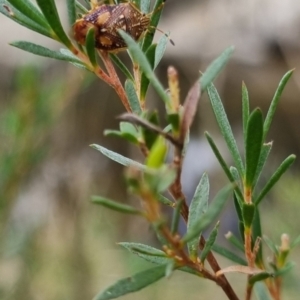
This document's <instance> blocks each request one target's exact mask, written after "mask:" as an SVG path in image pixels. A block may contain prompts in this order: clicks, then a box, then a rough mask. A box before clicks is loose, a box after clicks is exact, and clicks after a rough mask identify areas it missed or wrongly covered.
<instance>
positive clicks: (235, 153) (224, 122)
mask: <svg viewBox="0 0 300 300" xmlns="http://www.w3.org/2000/svg"><path fill="white" fill-rule="evenodd" d="M207 92H208V96H209V99H210V102H211V105H212V108H213V111H214V113H215V117H216V120H217V122H218V125H219V128H220V131H221V133H222V136H223V137H224V139H225V142H226V144H227V147H228V149H229V151H230V153H231V156H232V158H233V161H234V162H235V167H236V168H237V169H238V171H239V174H240V175H241V176H243V175H244V166H243V162H242V159H241V156H240V153H239V150H238V147H237V144H236V141H235V139H234V136H233V133H232V130H231V127H230V124H229V121H228V119H227V115H226V112H225V109H224V106H223V103H222V101H221V99H220V97H219V94H218V92H217V90H216V88H215V87H214V86H213V85H212V84H211V85H209V86H208V88H207Z"/></svg>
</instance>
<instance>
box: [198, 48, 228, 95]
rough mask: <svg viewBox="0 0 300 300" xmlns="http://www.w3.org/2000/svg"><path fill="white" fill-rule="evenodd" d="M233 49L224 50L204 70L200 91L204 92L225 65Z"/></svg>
mask: <svg viewBox="0 0 300 300" xmlns="http://www.w3.org/2000/svg"><path fill="white" fill-rule="evenodd" d="M233 50H234V47H229V48H227V49H225V50H224V51H223V52H222V53H221V55H220V56H219V57H217V58H216V59H215V60H214V61H213V62H212V63H211V64H210V65H209V66H208V68H207V69H206V70H205V72H204V73H203V75H202V76H201V78H200V85H201V91H202V92H204V91H205V90H206V89H207V87H208V86H209V85H210V84H211V83H212V82H213V80H214V79H215V78H216V77H217V75H218V74H219V73H220V72H221V70H222V69H223V68H224V66H225V65H226V64H227V62H228V60H229V58H230V56H231V55H232V53H233Z"/></svg>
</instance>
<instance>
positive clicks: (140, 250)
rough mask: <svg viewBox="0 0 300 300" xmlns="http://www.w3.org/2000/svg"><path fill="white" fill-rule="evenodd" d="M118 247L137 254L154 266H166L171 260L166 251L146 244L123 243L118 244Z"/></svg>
mask: <svg viewBox="0 0 300 300" xmlns="http://www.w3.org/2000/svg"><path fill="white" fill-rule="evenodd" d="M118 245H120V246H122V247H124V248H125V249H127V250H128V251H129V252H131V253H132V254H135V255H137V256H139V257H141V258H142V259H144V260H146V261H149V262H151V263H154V264H159V265H166V264H168V263H169V262H170V260H171V259H170V258H168V257H167V256H166V253H165V252H164V251H162V250H159V249H156V248H153V247H151V246H148V245H145V244H140V243H127V242H123V243H118Z"/></svg>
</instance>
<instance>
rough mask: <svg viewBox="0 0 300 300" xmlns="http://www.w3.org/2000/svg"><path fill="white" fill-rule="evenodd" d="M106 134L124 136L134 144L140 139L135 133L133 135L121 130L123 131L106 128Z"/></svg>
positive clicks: (123, 137)
mask: <svg viewBox="0 0 300 300" xmlns="http://www.w3.org/2000/svg"><path fill="white" fill-rule="evenodd" d="M104 135H105V136H115V137H119V138H122V139H124V140H126V141H128V142H130V143H133V144H137V143H138V140H137V138H136V136H135V135H132V134H130V133H126V132H121V131H118V130H109V129H107V130H104Z"/></svg>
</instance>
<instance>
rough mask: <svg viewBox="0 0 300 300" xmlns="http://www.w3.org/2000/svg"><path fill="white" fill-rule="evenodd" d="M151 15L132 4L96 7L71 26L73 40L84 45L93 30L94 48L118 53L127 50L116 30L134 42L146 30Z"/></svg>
mask: <svg viewBox="0 0 300 300" xmlns="http://www.w3.org/2000/svg"><path fill="white" fill-rule="evenodd" d="M150 16H151V14H145V13H142V12H141V11H140V10H139V9H138V8H137V7H136V6H135V5H134V4H133V3H131V2H127V3H120V4H117V5H112V4H103V5H100V6H96V7H95V8H93V9H92V10H90V11H89V12H88V13H87V14H85V15H83V16H82V18H81V19H79V20H77V21H76V22H75V24H74V25H73V31H74V38H75V40H76V41H77V42H78V43H79V44H81V45H85V40H86V35H87V33H88V31H89V29H90V28H94V29H95V48H97V49H100V50H103V51H108V52H118V51H121V50H124V49H126V48H127V45H126V43H125V41H124V40H123V39H122V38H121V36H120V35H119V33H118V30H120V29H122V30H124V31H125V32H126V33H127V34H129V35H130V36H131V37H132V38H133V39H134V40H135V41H138V40H139V39H140V38H141V37H142V36H143V34H144V33H145V32H146V31H147V30H148V27H149V24H150Z"/></svg>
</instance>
